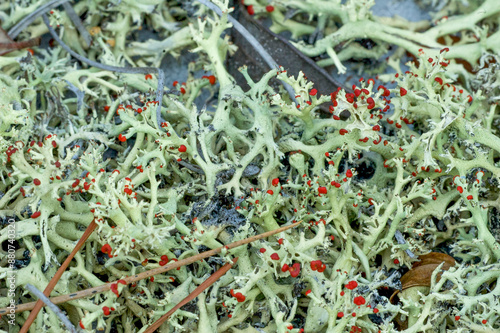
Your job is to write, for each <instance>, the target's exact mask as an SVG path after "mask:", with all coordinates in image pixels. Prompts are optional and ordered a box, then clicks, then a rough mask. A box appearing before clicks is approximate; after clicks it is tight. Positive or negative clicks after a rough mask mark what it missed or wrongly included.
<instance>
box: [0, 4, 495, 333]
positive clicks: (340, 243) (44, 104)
mask: <svg viewBox="0 0 500 333" xmlns="http://www.w3.org/2000/svg"><path fill="white" fill-rule="evenodd" d="M213 2H214V3H215V4H216V5H217V6H219V7H220V8H221V9H222V12H223V15H222V16H220V17H219V16H218V15H216V14H215V13H213V12H212V11H210V10H209V9H207V8H206V7H204V6H203V5H201V4H200V3H198V2H196V1H193V2H191V3H187V4H186V3H184V4H180V2H176V1H155V0H146V1H140V2H137V1H132V0H127V1H123V0H122V1H107V0H98V1H80V2H77V3H75V4H74V10H75V11H76V13H78V14H79V15H80V16H81V17H82V19H83V23H84V24H85V26H86V27H88V28H89V30H90V33H91V35H92V40H93V43H92V44H91V45H90V46H86V44H85V43H84V42H83V41H82V39H79V38H78V33H77V32H76V30H75V29H74V27H73V25H72V22H71V20H70V19H69V18H68V17H67V15H66V13H65V11H64V10H62V9H53V10H52V11H51V12H50V16H49V18H50V22H51V24H52V26H53V27H54V28H55V27H56V26H57V27H58V28H57V30H56V31H57V32H58V33H59V34H60V36H61V38H62V40H63V41H64V42H65V43H66V44H67V45H68V46H69V47H70V48H71V49H73V50H74V51H75V52H77V53H79V54H82V55H85V56H86V57H87V58H89V59H91V60H94V61H98V62H100V63H102V64H106V65H109V66H119V67H145V66H159V65H160V64H161V62H162V61H165V60H168V61H172V59H173V57H175V58H176V59H177V61H179V62H181V61H182V60H183V57H186V56H188V54H187V52H186V51H187V50H189V52H191V54H190V55H189V57H191V59H194V60H193V61H192V62H190V63H189V64H188V66H187V70H186V71H187V73H184V74H182V75H183V77H184V78H179V77H173V76H169V74H168V72H167V79H166V82H165V83H166V87H167V88H166V90H165V93H164V96H163V97H162V101H161V117H158V115H157V113H156V111H157V107H158V104H157V102H156V101H155V97H156V96H157V95H156V93H157V92H156V89H157V87H158V76H157V75H156V74H155V73H151V74H146V75H144V74H130V73H116V72H112V71H105V70H100V69H96V68H93V67H90V66H88V65H86V64H85V63H83V62H80V61H75V60H74V58H72V57H71V56H70V55H69V54H68V53H66V52H65V51H64V50H63V49H61V48H60V47H59V46H58V45H57V44H54V45H53V46H50V47H48V48H47V49H44V48H36V49H34V51H33V54H32V53H29V52H27V51H26V50H22V51H15V52H11V53H9V54H6V55H3V56H0V67H1V69H2V73H3V74H1V75H0V89H1V91H0V164H1V167H0V178H1V179H0V191H1V197H0V215H1V216H2V218H3V220H4V221H6V220H7V219H8V218H14V219H15V220H16V222H15V227H16V242H17V243H16V246H17V251H16V259H17V260H16V264H15V266H16V267H15V268H16V286H17V292H16V301H18V302H20V303H27V302H31V301H34V300H36V299H35V298H33V297H32V296H31V295H30V294H29V293H28V292H27V291H26V290H25V288H24V286H26V284H28V283H29V284H32V285H34V286H36V287H37V288H38V289H39V290H43V289H44V288H45V286H46V285H47V283H48V281H49V280H50V279H51V278H52V276H53V275H54V273H55V271H56V270H57V268H58V266H59V265H60V263H61V262H62V261H64V259H65V258H66V256H67V255H68V253H69V252H71V250H72V249H73V247H74V246H75V243H76V241H77V240H78V239H80V237H81V236H82V234H83V231H84V230H85V228H86V227H87V226H88V225H89V224H90V223H91V222H92V221H96V222H97V224H98V228H97V229H96V231H95V232H94V233H93V234H92V235H91V237H90V238H89V240H88V241H87V243H86V244H85V246H84V247H83V248H82V250H81V251H80V252H79V253H77V255H76V256H75V260H74V262H73V263H72V264H71V265H70V268H69V269H68V270H67V271H66V272H65V273H64V274H63V276H62V278H61V279H60V280H59V282H58V284H57V286H56V287H55V290H54V292H53V294H52V295H53V296H55V295H64V294H71V293H74V292H76V291H79V290H83V289H87V288H90V287H96V286H99V285H102V284H105V283H107V282H115V283H116V282H117V281H118V280H120V279H122V278H124V277H126V276H131V275H134V274H137V273H140V272H143V271H145V270H149V269H152V268H155V267H159V266H163V265H165V264H167V263H168V262H171V261H172V260H180V259H183V258H187V257H190V256H193V255H195V254H198V253H200V252H203V251H205V250H208V249H214V248H217V247H220V246H223V245H225V244H228V243H230V242H232V241H235V240H239V239H243V238H246V237H249V236H251V235H254V234H258V233H262V232H264V231H269V230H273V229H276V228H278V227H279V226H281V225H286V224H290V223H292V222H295V221H303V223H302V224H301V225H300V226H299V227H296V228H294V229H290V230H289V231H287V232H283V233H281V234H279V235H277V236H276V237H271V238H268V239H267V240H262V241H258V242H255V243H251V244H250V245H249V246H247V247H241V248H237V249H234V250H231V251H228V252H227V253H224V254H221V255H220V256H218V257H213V258H210V259H208V260H204V261H201V262H197V263H195V264H193V265H189V266H184V267H182V268H180V269H178V270H173V271H169V272H168V273H167V274H163V275H159V276H155V277H154V278H151V279H147V280H142V281H140V282H138V283H134V284H132V285H126V286H123V285H119V288H118V289H115V290H112V291H108V292H106V293H103V294H98V295H95V296H94V297H92V298H86V299H78V300H72V301H69V302H67V303H65V304H63V305H61V308H62V309H63V310H65V311H66V313H67V315H68V317H69V318H70V320H71V321H72V322H73V323H74V324H75V325H76V326H78V325H79V327H81V328H82V329H85V330H87V331H95V330H104V331H105V332H110V331H112V332H115V331H116V332H140V331H144V330H145V329H146V327H147V326H148V325H150V324H151V323H152V322H154V321H155V320H157V319H158V318H159V317H160V316H162V315H163V314H164V313H166V312H167V311H168V310H169V309H171V308H172V307H174V306H175V305H176V304H177V303H179V302H180V301H181V300H182V299H183V298H184V297H186V296H187V295H188V294H189V293H190V292H191V291H192V290H193V289H194V288H196V286H198V285H199V284H200V283H202V282H203V281H204V280H205V279H206V278H207V277H208V276H209V275H211V274H212V273H213V272H214V271H215V270H216V269H217V268H218V267H219V266H221V265H222V264H224V263H225V262H227V261H228V260H229V259H230V258H233V257H236V256H237V257H239V260H238V263H237V265H235V267H234V268H232V269H231V270H230V271H229V272H228V273H227V274H226V275H224V276H223V277H222V278H221V279H220V280H219V281H217V282H216V283H215V284H214V286H213V287H212V288H210V289H207V290H206V291H205V292H204V293H202V294H201V295H200V296H199V297H198V298H197V300H196V301H194V302H192V303H190V304H189V305H187V306H185V307H184V308H182V309H181V310H178V311H176V312H175V313H174V315H173V316H172V317H171V319H170V320H169V321H168V323H165V324H164V325H163V328H162V329H163V331H164V332H181V331H185V332H283V333H284V332H348V331H351V332H370V333H374V332H396V331H399V330H401V331H403V332H406V333H410V332H421V331H425V332H457V333H458V332H466V331H467V332H468V331H474V332H492V331H493V330H498V329H500V326H499V324H498V323H499V317H500V302H499V299H498V296H497V295H498V294H500V284H499V283H498V278H499V277H500V265H499V264H498V262H499V261H500V243H499V241H500V227H499V222H498V214H499V210H500V204H499V202H500V201H499V177H500V163H499V158H500V139H499V137H498V131H499V120H498V108H497V101H498V93H499V82H500V81H499V79H500V77H499V73H500V72H499V71H498V63H499V62H500V58H499V57H498V56H497V54H498V53H499V51H500V50H498V47H499V46H500V42H497V40H498V38H499V36H500V32H499V31H498V22H497V15H498V12H499V11H500V5H499V4H498V3H497V1H495V0H489V1H484V2H483V3H482V4H481V3H480V2H474V1H469V3H470V6H469V7H467V12H466V13H465V14H463V15H462V16H459V15H456V16H453V15H455V14H456V12H454V11H453V10H457V9H460V8H462V7H461V5H460V3H463V2H464V1H461V2H456V1H445V2H443V3H441V4H440V6H439V8H438V9H439V10H440V11H441V12H440V13H441V14H442V13H443V11H445V10H446V9H447V8H449V10H450V11H449V13H448V14H449V17H447V18H446V19H441V20H437V19H436V20H434V22H433V23H432V24H434V25H435V26H427V28H428V29H427V30H426V31H425V32H415V31H414V30H412V29H413V28H415V27H414V26H412V25H407V29H404V28H403V26H404V25H403V24H401V21H400V20H399V19H394V20H390V19H382V18H379V17H377V16H375V15H373V14H372V12H371V10H370V7H371V6H372V5H373V1H361V0H348V1H345V3H344V4H341V1H340V0H337V1H316V0H315V1H296V0H281V1H272V2H268V1H251V0H245V6H246V7H245V9H246V10H248V11H249V13H252V14H254V15H256V16H258V15H262V16H267V17H269V18H270V19H271V21H272V25H271V29H273V30H274V31H276V32H282V31H288V32H291V35H292V37H294V38H299V37H303V36H308V35H311V34H314V36H315V38H313V39H314V40H315V41H314V43H313V44H307V43H305V42H300V43H296V45H297V47H298V48H299V49H300V50H301V51H303V52H304V53H305V54H307V55H309V56H311V57H319V58H317V62H318V64H319V65H321V66H327V65H331V64H335V65H336V67H337V70H338V71H339V72H342V71H344V68H345V67H344V64H343V63H345V62H346V61H347V60H348V59H351V60H352V59H353V58H354V59H355V60H359V59H368V60H370V61H373V62H374V65H372V66H367V65H366V62H364V63H362V62H356V61H354V63H352V64H351V65H350V66H351V68H354V67H358V68H359V69H360V70H361V69H363V70H366V73H367V75H365V74H363V76H364V78H361V79H359V81H357V83H356V84H354V85H353V86H352V87H349V88H351V90H349V89H341V88H339V89H337V90H335V91H332V92H331V94H330V95H320V94H319V93H318V92H317V90H316V88H315V86H314V83H313V82H310V81H308V80H307V78H306V76H305V75H304V74H303V73H301V74H300V75H298V76H297V77H292V76H289V75H288V74H287V72H286V70H285V69H284V68H279V69H278V68H277V69H274V70H271V71H269V72H268V73H267V74H266V75H265V76H263V77H262V78H261V79H260V80H259V81H256V82H254V81H252V79H250V76H249V75H248V73H247V69H246V68H245V67H243V68H241V69H240V71H241V73H242V74H243V75H244V76H245V77H246V78H247V81H248V84H249V86H250V90H248V91H243V89H242V88H241V87H239V86H238V85H236V84H235V80H234V79H233V78H232V77H231V75H230V74H229V73H228V71H227V68H226V67H225V60H226V58H227V57H228V56H229V54H231V53H232V52H233V51H234V50H235V45H233V44H232V43H231V41H230V38H229V37H228V35H227V34H226V33H227V31H228V29H229V28H230V27H231V24H230V23H228V19H227V15H228V14H231V12H232V9H231V8H228V3H227V1H226V2H221V1H213ZM427 2H428V1H427ZM457 3H458V5H457ZM39 5H40V4H39V2H38V1H25V2H23V3H22V4H20V3H19V4H18V3H11V4H2V5H0V17H2V19H3V22H2V26H3V27H4V28H5V29H6V30H8V29H9V28H10V27H12V26H13V25H14V24H15V23H17V21H19V20H20V19H21V18H22V17H23V16H24V15H26V14H28V13H29V12H32V11H34V10H35V9H36V8H37V7H38V6H39ZM61 8H62V7H61ZM285 13H294V15H292V16H290V15H289V14H287V19H286V20H285V19H284V17H285ZM141 30H153V31H155V32H156V33H157V36H156V37H155V38H156V40H154V41H153V40H148V41H144V42H137V41H135V42H132V40H134V39H136V38H137V37H138V36H140V33H141ZM318 31H320V32H321V34H323V36H321V34H318ZM46 32H47V28H46V26H45V25H44V24H43V22H42V21H41V20H40V21H35V22H34V23H33V24H32V25H30V26H29V27H27V28H26V29H25V30H24V31H23V32H22V33H21V35H20V36H21V37H23V36H24V37H26V38H32V37H37V36H41V35H43V34H45V33H46ZM457 36H458V37H460V38H459V41H456V38H455V37H457ZM361 39H371V40H372V41H373V42H374V43H375V44H374V45H375V46H374V47H373V48H371V49H368V48H364V47H363V43H362V42H361ZM304 40H306V38H304ZM339 45H343V48H342V50H341V51H339ZM389 45H392V46H397V48H396V50H395V51H394V52H393V53H392V55H390V56H389V58H388V59H387V61H380V62H378V60H379V59H380V57H381V56H382V55H383V54H385V52H386V51H387V49H388V46H389ZM404 51H407V52H409V53H410V54H411V59H413V61H412V62H409V63H407V68H405V69H404V70H403V69H402V68H403V66H404V64H403V62H404V61H403V58H404V57H405V52H404ZM277 61H278V63H279V59H278V60H277ZM464 62H467V63H468V64H470V65H471V66H472V67H473V68H474V71H473V72H472V73H471V72H469V71H467V70H466V66H464ZM362 64H364V65H362ZM390 69H392V70H393V71H395V72H391V73H390V74H389V72H390ZM406 69H407V70H406ZM306 74H307V73H306ZM376 74H378V75H377V76H376ZM371 76H373V78H370V77H371ZM272 78H277V79H279V80H281V81H283V82H286V83H288V84H289V85H290V86H291V87H292V88H293V90H294V92H295V96H294V98H295V101H293V100H292V99H291V98H290V96H289V95H288V94H287V92H286V91H285V90H284V89H280V90H277V89H275V88H272V87H271V86H270V85H269V81H270V80H271V79H272ZM162 89H163V88H162ZM324 103H329V105H330V112H331V114H328V115H325V114H322V113H321V112H320V111H319V106H320V105H322V104H324ZM346 115H348V116H346ZM158 119H161V122H158ZM4 224H5V225H6V223H4ZM7 239H8V233H7V227H5V228H4V229H2V231H1V233H0V242H2V244H5V243H6V242H7ZM2 251H4V252H5V251H6V249H5V248H3V249H2ZM431 251H434V252H445V253H449V254H450V255H451V256H453V257H454V258H455V259H456V260H457V262H458V263H457V265H456V266H455V267H452V268H450V269H449V270H447V271H444V272H442V273H440V274H441V275H440V279H438V278H437V275H438V270H436V271H435V272H434V273H433V276H432V282H431V284H430V286H429V287H428V288H427V289H425V290H424V289H418V291H417V292H415V293H414V294H412V296H411V297H407V298H405V297H404V296H400V298H399V302H393V303H391V302H390V301H389V296H390V294H391V292H392V291H394V290H396V289H398V288H400V287H401V283H400V281H399V278H400V277H401V275H402V274H403V273H405V272H407V271H408V270H409V269H410V268H411V267H412V263H414V262H416V261H417V260H418V256H419V255H422V254H427V253H429V252H431ZM6 266H7V265H6V260H4V261H2V268H0V276H1V277H2V278H4V277H5V276H6V275H7V271H8V268H7V267H6ZM3 283H4V282H2V284H3ZM2 288H5V286H3V285H2ZM0 296H1V298H0V307H5V306H7V305H8V304H9V303H8V302H9V300H8V298H7V297H5V295H4V294H1V295H0ZM26 317H27V312H26V313H22V314H17V317H16V320H15V325H14V326H15V327H17V329H19V327H20V326H21V325H22V324H23V322H24V321H25V319H26ZM408 318H409V319H408ZM415 318H417V319H415ZM4 319H5V318H3V319H2V322H1V325H4V326H5V328H4V329H5V330H6V329H7V321H6V320H4ZM396 319H398V320H396ZM405 320H406V321H407V326H408V327H407V328H406V329H404V330H403V329H402V328H401V326H400V325H399V324H397V323H400V322H401V321H405ZM32 329H33V330H34V331H36V332H41V331H46V332H61V330H62V328H61V323H60V321H59V319H58V318H57V317H56V316H55V315H54V313H52V312H51V311H49V310H42V313H40V314H39V315H38V319H37V320H36V321H35V322H34V323H33V325H32Z"/></svg>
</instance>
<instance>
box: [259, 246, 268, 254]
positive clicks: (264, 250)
mask: <svg viewBox="0 0 500 333" xmlns="http://www.w3.org/2000/svg"><path fill="white" fill-rule="evenodd" d="M266 251H267V250H266V249H265V248H263V247H261V248H260V249H259V252H260V253H264V252H266Z"/></svg>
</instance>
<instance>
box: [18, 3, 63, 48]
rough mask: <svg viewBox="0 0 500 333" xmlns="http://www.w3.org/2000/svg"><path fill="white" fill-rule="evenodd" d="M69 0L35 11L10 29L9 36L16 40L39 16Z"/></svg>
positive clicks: (47, 5) (44, 6) (48, 4)
mask: <svg viewBox="0 0 500 333" xmlns="http://www.w3.org/2000/svg"><path fill="white" fill-rule="evenodd" d="M67 1H68V0H52V1H49V2H47V3H46V4H44V5H41V6H40V7H38V8H37V9H35V11H34V12H32V13H29V14H28V15H26V16H25V17H24V18H23V19H22V20H21V21H19V22H18V23H17V24H16V25H15V26H13V27H12V28H10V30H9V32H8V35H9V36H10V38H12V39H14V38H16V37H17V35H19V34H20V33H21V31H23V30H24V29H26V27H27V26H29V25H30V24H31V23H33V21H35V20H36V19H37V18H38V17H39V16H41V15H42V14H43V13H45V12H46V11H48V10H49V9H50V8H54V7H57V6H59V5H60V4H63V3H65V2H67Z"/></svg>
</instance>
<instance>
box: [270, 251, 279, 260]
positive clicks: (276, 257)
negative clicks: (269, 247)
mask: <svg viewBox="0 0 500 333" xmlns="http://www.w3.org/2000/svg"><path fill="white" fill-rule="evenodd" d="M271 259H273V260H280V256H279V255H278V254H277V253H276V252H275V253H273V254H271Z"/></svg>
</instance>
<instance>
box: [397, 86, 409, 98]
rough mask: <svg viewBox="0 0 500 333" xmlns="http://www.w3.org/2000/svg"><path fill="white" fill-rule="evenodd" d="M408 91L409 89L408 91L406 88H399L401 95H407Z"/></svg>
mask: <svg viewBox="0 0 500 333" xmlns="http://www.w3.org/2000/svg"><path fill="white" fill-rule="evenodd" d="M407 93H408V91H407V90H406V89H405V88H399V94H400V95H401V96H404V95H406V94H407Z"/></svg>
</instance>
